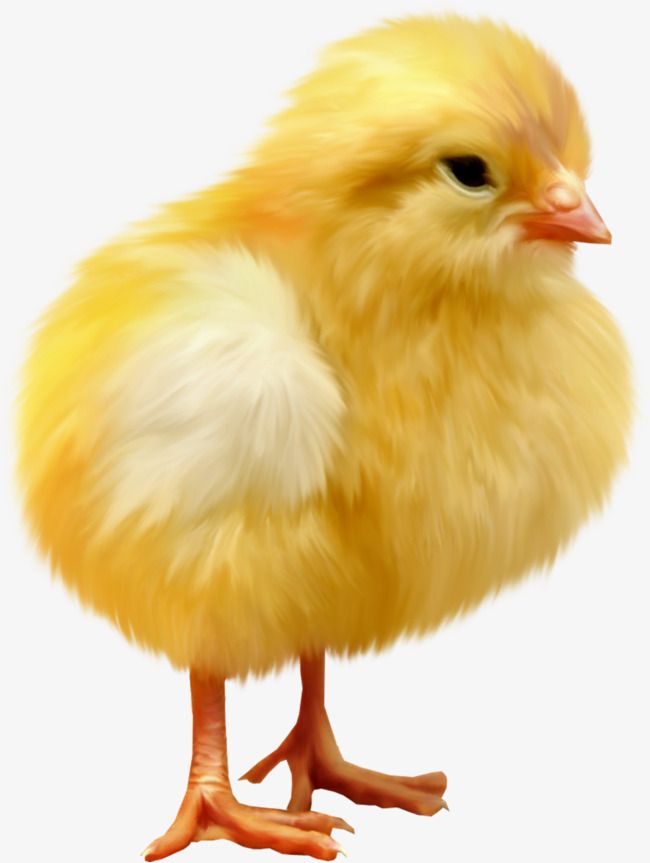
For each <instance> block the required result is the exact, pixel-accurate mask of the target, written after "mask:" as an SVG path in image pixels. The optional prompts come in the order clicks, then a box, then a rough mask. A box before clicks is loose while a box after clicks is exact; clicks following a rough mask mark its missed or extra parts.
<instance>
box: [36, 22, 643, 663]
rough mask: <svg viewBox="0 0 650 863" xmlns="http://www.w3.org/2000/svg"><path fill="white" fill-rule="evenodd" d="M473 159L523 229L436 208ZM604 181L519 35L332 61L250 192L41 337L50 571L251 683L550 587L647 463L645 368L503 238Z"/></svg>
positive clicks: (120, 263)
mask: <svg viewBox="0 0 650 863" xmlns="http://www.w3.org/2000/svg"><path fill="white" fill-rule="evenodd" d="M486 93H488V94H489V98H486ZM452 145H453V147H454V148H456V150H457V151H459V152H461V153H462V152H468V151H470V152H471V151H472V149H476V148H480V149H481V152H483V153H484V154H487V156H489V157H490V158H491V159H492V160H493V163H494V164H495V165H497V166H498V170H499V171H500V172H501V176H502V177H503V178H504V183H505V187H506V188H507V190H508V191H507V193H506V194H505V195H504V196H503V198H500V199H498V200H496V201H494V202H491V203H487V204H485V203H484V204H481V207H479V205H478V204H477V203H476V202H474V201H470V200H465V199H463V197H462V196H461V195H458V194H457V193H456V192H454V190H452V189H450V188H449V187H448V186H445V185H444V184H442V183H441V181H440V178H437V177H434V176H433V171H432V169H431V165H432V160H433V159H435V156H436V154H438V153H441V152H448V151H449V148H450V146H452ZM588 150H589V148H588V142H587V138H586V132H585V130H584V123H583V121H582V118H581V116H580V113H579V110H578V107H577V103H576V100H575V95H574V93H573V91H572V90H571V88H570V87H569V85H568V84H566V82H564V81H563V79H562V78H561V76H560V74H559V72H558V71H557V69H556V68H555V67H554V66H553V65H552V64H551V63H550V61H548V60H547V59H546V57H545V56H544V55H542V54H541V53H540V52H538V51H537V50H536V49H534V48H533V47H532V46H531V45H530V43H529V42H527V41H526V40H524V39H522V38H521V37H519V36H516V35H514V34H513V33H511V32H510V31H509V30H507V29H505V28H500V27H496V26H495V25H492V24H489V23H487V22H478V23H475V22H467V21H463V20H462V19H458V18H448V19H412V20H408V21H404V22H396V23H392V24H389V25H386V26H385V27H381V28H377V29H376V30H373V31H369V32H368V33H367V34H364V35H362V36H361V37H357V38H356V39H353V40H348V41H347V42H344V43H341V44H340V45H339V46H336V47H335V48H333V49H330V51H329V52H328V53H327V54H326V56H325V58H324V60H323V64H322V65H321V67H320V69H319V70H317V71H316V72H315V73H314V74H313V75H312V76H311V77H309V78H308V79H306V81H304V82H303V83H302V84H300V85H299V87H298V88H297V89H296V91H295V93H294V99H293V102H292V104H291V106H290V107H289V108H288V109H286V111H285V112H284V113H283V114H281V115H280V116H279V117H278V118H276V121H275V124H274V126H273V128H272V130H271V132H270V134H269V136H268V138H267V139H266V141H264V142H263V143H262V144H261V146H260V147H259V148H258V150H257V152H256V153H255V155H254V156H253V158H252V159H251V162H250V163H249V164H247V165H245V166H244V167H243V168H241V169H240V170H239V171H238V172H236V173H235V174H233V176H232V177H231V178H230V179H228V180H227V181H226V182H224V183H223V184H221V185H220V186H217V187H214V188H211V189H207V190H206V191H205V192H203V193H201V194H199V195H197V196H195V197H194V198H192V199H191V200H188V201H184V202H181V203H177V204H173V205H171V206H169V207H167V208H166V209H165V210H164V211H163V212H162V213H161V214H160V215H158V216H156V217H155V218H153V219H151V220H150V221H149V222H148V223H146V224H143V225H139V226H137V228H135V229H133V230H132V231H131V232H130V233H129V234H127V236H126V237H125V238H124V239H123V240H121V241H118V242H116V243H114V244H111V245H109V246H107V247H106V248H104V249H103V250H101V251H99V252H98V253H97V254H96V255H94V256H93V257H91V258H90V259H89V260H88V261H86V262H85V263H84V264H83V265H82V266H81V267H80V270H79V274H78V277H77V279H76V281H75V284H74V285H73V286H72V287H71V288H70V290H69V291H68V292H67V293H66V294H64V295H63V296H62V297H61V298H60V299H59V300H58V301H57V302H55V303H54V305H53V306H52V307H51V308H50V309H49V310H48V312H47V313H46V314H45V316H44V318H43V320H42V322H41V324H40V327H39V329H38V331H37V333H36V335H35V338H34V340H33V343H32V346H31V352H30V355H29V358H28V361H27V363H26V365H25V370H24V378H23V387H22V391H21V400H20V416H19V422H20V439H21V451H20V458H19V475H20V481H21V483H22V488H23V490H24V499H25V511H26V514H27V518H28V521H29V523H30V525H31V528H32V529H33V532H34V535H35V536H36V538H37V540H38V542H39V545H40V547H41V548H42V550H43V552H44V553H46V554H47V555H48V556H49V558H50V560H51V562H52V566H53V568H54V570H55V571H56V572H57V573H59V574H60V576H61V577H62V578H63V580H64V581H65V583H66V584H67V585H68V586H69V587H70V588H72V589H73V590H74V591H76V592H77V594H78V595H79V596H80V597H81V599H82V601H83V602H84V603H85V604H87V605H88V606H90V607H91V608H93V609H94V610H96V611H97V612H99V613H100V614H102V615H105V616H106V617H108V618H109V619H110V620H112V621H113V622H114V623H115V624H116V625H117V626H118V627H119V628H120V629H121V630H122V632H123V633H124V634H125V635H127V636H128V637H129V638H132V639H134V640H135V641H137V642H138V643H139V644H141V645H144V646H146V647H148V648H150V649H153V650H155V651H160V652H162V653H164V654H166V655H167V656H168V657H169V659H170V661H171V662H172V663H173V664H174V665H176V666H179V667H187V666H191V667H194V668H199V669H205V670H210V671H211V672H213V673H219V674H223V675H225V676H228V677H230V676H244V675H246V674H247V673H249V672H251V671H253V672H263V671H266V670H268V669H270V668H271V667H274V666H278V665H280V664H282V663H283V662H285V661H286V660H288V659H290V658H293V657H296V656H297V655H299V654H301V653H305V652H308V651H310V650H320V649H327V650H329V651H332V652H335V653H348V654H351V653H355V652H357V651H361V650H367V649H369V648H372V647H374V648H380V647H382V646H385V645H387V644H389V643H390V642H391V641H393V640H394V639H395V638H397V637H398V636H399V635H401V634H404V633H423V632H425V631H429V630H432V629H434V628H435V627H437V626H438V625H439V624H440V623H441V622H442V621H444V620H445V619H447V618H449V617H450V616H452V615H455V614H458V613H459V612H462V611H464V610H467V609H469V608H471V607H472V606H474V605H476V603H478V602H479V601H480V600H481V599H483V598H484V597H485V596H486V595H487V594H489V593H490V592H492V591H495V590H497V589H499V588H500V587H502V586H503V585H506V584H508V583H510V582H513V581H514V580H516V579H518V578H521V577H522V576H523V575H524V574H525V573H526V572H527V571H529V570H530V569H531V568H533V567H536V566H539V565H542V564H547V563H549V562H550V561H552V559H553V558H554V556H555V555H556V553H557V552H558V550H559V549H560V548H561V546H562V545H563V544H564V543H565V542H566V541H567V540H568V539H569V538H570V537H571V536H572V535H573V533H574V532H575V530H576V529H577V528H578V526H579V525H580V524H581V522H583V521H584V519H585V518H586V517H587V516H588V514H589V513H590V512H592V511H594V510H595V509H596V508H598V507H599V506H600V505H601V504H602V503H603V501H604V499H605V496H606V494H607V492H608V490H609V488H610V485H611V481H612V478H613V475H614V473H615V470H616V468H617V467H618V466H619V465H620V464H621V463H622V461H623V460H624V457H625V439H626V435H627V431H628V427H629V422H630V414H631V391H630V383H629V372H628V363H627V356H626V351H625V348H624V345H623V343H622V340H621V337H620V335H619V333H618V330H617V328H616V326H615V324H614V323H613V321H612V318H611V317H610V315H609V314H608V312H607V311H606V310H605V309H604V308H603V307H602V306H601V305H600V304H599V303H598V302H597V301H596V299H595V298H594V297H593V296H592V295H591V294H590V293H589V292H588V291H587V290H585V289H584V288H583V287H582V286H580V285H579V284H578V283H577V282H576V281H575V280H574V279H573V277H572V275H571V255H572V253H571V250H570V249H568V248H559V244H553V243H546V242H536V243H528V244H524V243H521V242H520V241H519V239H518V237H517V234H516V230H515V229H514V228H513V227H512V225H511V224H509V223H508V222H507V220H505V219H502V218H501V217H500V215H499V214H501V215H503V216H505V215H507V214H508V213H510V212H516V211H517V206H518V201H520V200H521V196H522V194H523V190H525V189H528V188H529V186H530V184H531V183H532V182H533V181H534V179H535V178H536V177H538V176H540V175H542V174H543V172H544V170H545V167H544V166H545V165H547V164H548V163H549V162H548V158H547V156H548V153H551V152H552V154H553V158H554V159H557V160H559V162H561V164H563V165H564V166H566V168H567V169H568V170H572V171H574V172H576V174H577V175H579V176H584V173H585V172H586V169H587V164H588V158H589V156H588ZM499 208H500V209H499ZM605 253H606V252H605Z"/></svg>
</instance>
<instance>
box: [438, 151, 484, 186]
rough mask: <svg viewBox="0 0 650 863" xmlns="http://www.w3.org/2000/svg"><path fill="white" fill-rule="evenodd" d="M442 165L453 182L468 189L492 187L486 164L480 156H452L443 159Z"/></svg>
mask: <svg viewBox="0 0 650 863" xmlns="http://www.w3.org/2000/svg"><path fill="white" fill-rule="evenodd" d="M442 164H443V165H444V167H445V169H446V170H447V171H448V172H449V173H450V174H451V175H452V177H454V179H455V180H457V181H458V182H459V183H460V184H461V185H462V186H466V187H467V188H468V189H481V188H484V187H485V186H491V185H493V184H492V180H491V178H490V172H489V169H488V166H487V163H486V162H485V160H484V159H481V157H480V156H453V157H450V158H448V159H443V160H442Z"/></svg>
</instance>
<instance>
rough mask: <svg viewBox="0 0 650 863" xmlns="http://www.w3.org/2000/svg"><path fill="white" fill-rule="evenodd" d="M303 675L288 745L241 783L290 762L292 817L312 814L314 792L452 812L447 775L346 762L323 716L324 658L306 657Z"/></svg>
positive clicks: (431, 812)
mask: <svg viewBox="0 0 650 863" xmlns="http://www.w3.org/2000/svg"><path fill="white" fill-rule="evenodd" d="M300 674H301V677H302V699H301V701H300V711H299V714H298V720H297V722H296V724H295V725H294V727H293V728H292V730H291V731H290V732H289V734H288V736H287V737H286V738H285V740H284V742H283V743H281V744H280V746H279V747H278V748H277V749H276V750H275V751H274V752H272V753H271V754H270V755H267V757H266V758H263V759H262V760H261V761H260V762H258V763H257V764H256V765H255V766H254V767H253V768H251V769H250V770H249V771H248V773H245V774H244V776H242V777H241V778H242V779H247V780H248V781H249V782H255V783H257V782H261V781H262V780H263V779H264V778H265V777H266V776H267V774H268V773H270V771H271V770H273V768H274V767H275V766H276V765H277V764H279V763H280V762H281V761H286V762H287V763H288V765H289V768H290V770H291V776H292V794H291V800H290V801H289V806H288V809H289V810H290V811H292V812H300V811H304V810H308V809H309V808H310V807H311V798H312V792H313V791H314V790H315V789H316V788H325V789H327V790H328V791H336V792H338V793H339V794H343V795H344V796H345V797H349V799H350V800H353V801H354V802H355V803H368V804H374V805H375V806H382V807H385V808H387V807H397V808H399V809H406V810H408V811H409V812H414V813H416V814H417V815H434V814H435V813H436V812H438V811H439V810H440V809H447V808H448V807H447V804H446V803H445V801H444V800H443V799H442V795H443V793H444V791H445V788H446V787H447V779H446V777H445V774H444V773H423V774H422V775H420V776H391V775H388V774H385V773H377V772H375V771H374V770H366V769H365V768H363V767H357V766H356V765H355V764H350V762H349V761H346V760H345V759H344V758H343V756H342V755H341V752H340V750H339V748H338V746H337V745H336V740H335V739H334V734H333V732H332V726H331V725H330V722H329V718H328V716H327V713H326V711H325V657H324V656H323V655H321V656H318V657H315V658H306V657H303V658H302V659H301V661H300Z"/></svg>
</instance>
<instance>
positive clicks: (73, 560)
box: [20, 243, 344, 675]
mask: <svg viewBox="0 0 650 863" xmlns="http://www.w3.org/2000/svg"><path fill="white" fill-rule="evenodd" d="M24 377H25V380H24V388H23V399H22V409H21V417H20V419H21V438H22V451H21V457H20V474H21V478H22V481H23V485H24V488H25V500H26V510H27V513H28V518H29V520H30V522H31V524H32V526H33V528H34V531H35V533H36V535H37V537H38V540H39V543H40V545H41V546H42V548H43V549H44V550H45V551H46V552H47V553H48V554H49V555H50V557H51V559H52V562H53V564H54V566H55V568H56V569H57V570H58V571H59V572H60V573H61V575H62V576H63V578H64V580H65V581H66V582H67V583H68V585H70V586H71V587H73V588H74V589H75V590H76V591H77V592H78V593H79V595H80V596H81V598H82V600H84V601H85V602H87V603H88V604H90V605H91V606H92V607H94V608H95V609H96V610H97V611H99V612H100V613H102V614H105V615H107V616H108V617H109V618H111V619H112V620H113V621H114V622H116V623H117V624H118V625H119V626H120V628H121V629H122V630H123V631H124V632H125V633H126V634H127V635H129V636H130V637H133V638H135V639H136V640H138V641H139V642H140V643H142V644H144V645H147V646H149V647H151V648H154V649H156V650H160V651H163V652H165V653H167V655H168V656H169V657H170V659H171V660H172V662H174V663H175V664H178V665H181V666H187V665H192V666H194V667H200V666H201V665H204V666H206V667H208V668H210V669H211V670H213V671H219V672H222V673H224V674H228V675H230V674H234V673H245V672H246V671H247V670H248V669H249V668H251V667H256V668H264V667H268V666H270V665H273V664H275V663H279V662H281V661H283V660H285V659H286V658H287V657H289V656H292V655H295V654H296V653H297V652H299V650H300V649H303V648H304V646H305V642H306V641H308V640H309V638H310V633H311V627H310V618H311V617H312V616H313V614H314V607H315V606H316V605H318V603H319V602H320V603H321V606H320V607H321V609H322V602H323V595H324V596H327V593H328V589H327V584H326V582H327V575H326V574H325V575H322V574H321V572H320V571H319V566H318V560H319V558H323V557H327V556H328V555H329V556H330V557H331V555H332V542H331V541H329V540H328V539H327V538H326V536H325V535H324V534H325V533H326V531H327V528H326V527H325V526H324V525H325V522H326V519H323V518H322V517H319V515H318V511H319V507H320V510H321V511H322V510H323V509H324V508H325V507H324V504H323V493H324V491H325V487H326V483H327V475H328V472H329V471H330V470H331V467H332V463H333V460H334V459H335V456H336V452H337V450H338V449H339V447H340V438H341V423H342V420H343V416H344V403H343V398H342V395H341V391H340V387H339V384H338V382H337V380H336V378H335V376H334V374H333V372H332V370H331V369H330V368H329V366H328V365H327V363H326V361H325V359H324V358H323V357H322V355H321V354H320V352H319V351H318V349H317V348H316V346H315V345H314V344H313V343H312V341H311V340H310V338H309V336H308V334H307V332H306V330H305V327H304V325H303V323H302V321H301V319H300V315H299V312H298V309H297V306H296V303H295V300H294V297H293V296H292V294H291V291H290V290H289V289H288V288H287V286H286V285H285V284H284V283H283V282H282V280H281V279H280V277H279V275H278V274H277V272H276V271H275V270H273V269H272V268H271V267H270V265H268V264H266V263H264V261H261V260H256V259H255V258H254V257H253V256H252V255H251V254H250V253H249V252H247V251H245V250H244V249H243V248H238V247H231V248H222V249H220V250H215V249H214V248H210V247H207V246H206V247H198V248H197V247H195V248H192V247H188V246H185V247H181V246H162V245H156V244H149V245H148V244H147V243H144V244H140V245H138V247H137V248H136V247H134V246H126V245H125V246H115V247H112V248H109V249H107V250H105V251H104V252H102V253H100V254H99V255H98V256H97V257H95V258H94V259H91V260H90V261H89V262H88V263H87V264H86V265H85V267H84V269H83V271H82V273H81V276H80V278H79V281H78V283H77V284H76V285H75V286H74V287H73V288H72V289H71V290H70V291H69V292H68V293H67V294H65V295H64V296H63V297H62V298H61V299H60V300H59V301H58V302H57V303H55V305H54V306H53V308H52V309H51V310H50V311H49V313H48V314H47V315H46V317H45V319H44V321H43V325H42V327H41V329H40V331H39V332H38V334H37V336H36V338H35V340H34V344H33V350H32V353H31V356H30V358H29V360H28V362H27V365H26V369H25V376H24ZM321 569H323V570H324V571H325V570H326V569H327V568H326V567H321ZM330 571H331V566H330Z"/></svg>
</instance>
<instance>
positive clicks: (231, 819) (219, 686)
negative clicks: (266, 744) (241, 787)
mask: <svg viewBox="0 0 650 863" xmlns="http://www.w3.org/2000/svg"><path fill="white" fill-rule="evenodd" d="M190 683H191V688H192V713H193V718H194V730H193V736H192V764H191V767H190V776H189V780H188V784H187V791H186V793H185V797H184V798H183V802H182V803H181V807H180V809H179V811H178V815H177V816H176V819H175V821H174V823H173V824H172V826H171V827H170V828H169V830H168V831H167V832H166V833H165V834H164V835H163V836H161V837H160V838H158V839H156V840H155V841H154V842H152V843H151V845H149V847H148V848H147V849H146V850H145V851H144V852H143V855H144V858H145V860H148V861H149V860H160V859H161V858H163V857H167V856H168V855H169V854H173V853H174V852H176V851H180V850H181V849H183V848H185V847H187V846H188V845H189V844H190V842H198V841H199V840H201V839H230V840H231V841H232V842H237V843H238V844H239V845H244V846H246V847H247V848H273V849H274V850H275V851H280V852H281V853H284V854H307V855H311V856H312V857H315V858H316V859H317V860H334V859H335V857H336V855H337V853H338V851H339V850H341V847H340V845H338V843H337V842H335V841H334V840H333V839H332V838H331V837H330V835H329V834H330V833H331V832H332V829H333V828H336V827H340V828H343V829H348V830H351V829H352V828H351V827H349V825H348V824H346V823H345V821H343V820H342V819H340V818H333V817H332V816H330V815H323V814H321V813H320V812H299V813H292V812H287V811H285V810H283V809H263V808H261V807H257V806H245V805H244V804H242V803H239V802H238V801H237V800H236V799H235V797H234V796H233V793H232V790H231V787H230V781H229V779H228V762H227V755H226V718H225V687H224V681H223V680H221V679H217V678H212V677H205V676H203V675H199V674H197V673H195V672H191V674H190Z"/></svg>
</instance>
